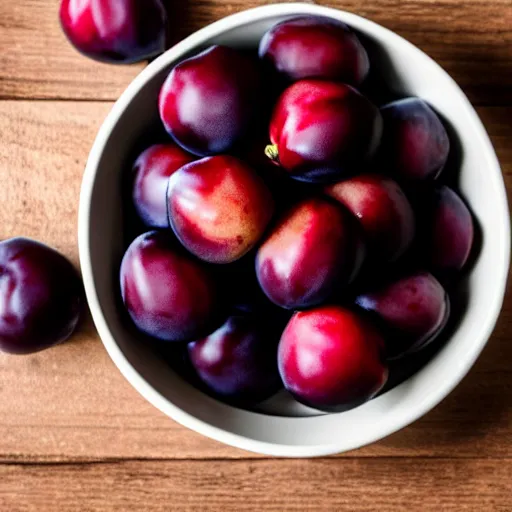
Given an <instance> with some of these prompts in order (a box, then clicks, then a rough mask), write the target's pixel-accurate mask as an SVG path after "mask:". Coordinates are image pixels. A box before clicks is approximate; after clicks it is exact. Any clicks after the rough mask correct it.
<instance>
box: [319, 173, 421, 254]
mask: <svg viewBox="0 0 512 512" xmlns="http://www.w3.org/2000/svg"><path fill="white" fill-rule="evenodd" d="M326 193H327V194H328V195H330V196H331V197H333V198H334V199H336V200H337V201H339V202H340V203H341V204H343V205H344V206H345V207H347V208H348V209H349V210H350V211H351V212H352V213H353V214H354V215H355V216H356V217H357V218H358V219H359V222H360V224H361V226H362V228H363V231H364V233H365V235H366V241H367V246H368V256H371V257H373V259H374V260H379V261H382V262H393V261H395V260H397V259H398V258H399V257H400V256H401V255H402V254H403V253H404V252H405V251H406V250H407V249H408V247H409V246H410V245H411V242H412V240H413V238H414V233H415V219H414V212H413V209H412V206H411V204H410V203H409V200H408V199H407V197H406V196H405V194H404V192H403V190H402V189H401V188H400V186H399V185H398V184H397V183H396V182H395V181H393V180H391V179H389V178H386V177H383V176H379V175H376V174H362V175H359V176H356V177H353V178H350V179H347V180H345V181H340V182H338V183H336V184H334V185H330V186H329V187H327V188H326Z"/></svg>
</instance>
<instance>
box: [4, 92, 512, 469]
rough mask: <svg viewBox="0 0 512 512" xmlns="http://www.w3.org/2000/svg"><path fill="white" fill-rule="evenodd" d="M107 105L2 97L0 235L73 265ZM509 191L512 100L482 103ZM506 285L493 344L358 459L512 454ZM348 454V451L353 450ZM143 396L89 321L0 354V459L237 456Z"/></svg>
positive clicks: (511, 308)
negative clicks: (63, 337) (89, 161)
mask: <svg viewBox="0 0 512 512" xmlns="http://www.w3.org/2000/svg"><path fill="white" fill-rule="evenodd" d="M109 108H110V105H109V104H105V103H83V102H53V101H48V102H32V101H4V102H0V127H1V131H2V144H1V145H0V182H1V183H2V195H1V196H0V218H1V219H2V222H1V223H0V239H3V238H7V237H10V236H15V235H25V236H30V237H34V238H38V239H41V240H42V241H44V242H46V243H49V244H51V245H54V246H55V247H57V248H58V249H59V250H61V251H62V252H63V253H64V254H66V255H67V256H68V257H70V258H71V260H72V261H74V262H75V263H77V262H78V255H77V240H76V214H77V203H78V195H79V187H80V181H81V176H82V170H83V167H84V162H85V160H86V158H87V153H88V151H89V148H90V146H91V144H92V141H93V139H94V135H95V132H96V130H97V128H98V126H99V125H100V123H101V121H102V119H103V118H104V116H105V115H106V113H107V111H108V110H109ZM479 113H480V115H481V116H482V118H483V120H484V122H485V124H486V126H487V127H488V130H489V132H490V134H491V137H492V139H493V142H494V144H495V146H496V149H497V151H498V154H499V157H500V159H501V161H502V164H503V169H504V172H505V176H506V180H507V184H508V186H509V191H510V190H512V147H511V146H510V140H511V137H512V125H511V124H510V119H511V118H512V108H510V107H509V108H487V107H486V108H480V109H479ZM511 332H512V288H511V285H509V293H508V298H507V302H506V304H505V308H504V311H503V314H502V316H501V319H500V321H499V323H498V326H497V328H496V330H495V333H494V335H493V338H492V340H491V342H490V343H489V346H488V347H487V348H486V350H485V351H484V353H483V355H482V357H481V359H480V360H479V362H478V363H477V365H476V367H475V368H474V369H473V370H472V372H471V373H470V375H469V376H468V377H467V378H466V379H465V380H464V381H463V383H462V384H461V385H460V386H459V387H458V388H457V390H456V391H455V392H454V393H453V394H452V395H451V396H450V397H449V398H447V399H446V400H445V401H444V402H443V403H442V404H441V405H440V406H439V407H437V408H436V409H435V410H434V411H432V412H431V413H430V414H428V415H427V416H426V417H425V418H423V419H422V420H420V421H418V422H417V423H415V424H414V425H412V426H410V427H409V428H407V429H405V430H403V431H402V432H400V433H397V434H395V435H393V436H391V437H390V438H388V439H386V440H384V441H381V442H380V443H377V444H374V445H372V446H370V447H366V448H364V449H362V450H359V451H358V452H356V453H357V456H361V457H374V456H387V455H402V456H410V457H412V456H441V455H442V456H452V457H475V456H479V455H481V454H482V453H485V454H486V455H488V456H496V457H511V456H512V431H511V429H510V425H512V407H510V406H509V397H510V394H511V387H512V372H511V371H510V363H509V362H510V360H512V344H511V343H510V333H511ZM349 455H350V456H352V455H353V454H349ZM246 456H247V454H246V453H245V452H243V451H241V450H236V449H233V448H229V447H226V446H224V445H222V444H220V443H217V442H215V441H211V440H209V439H206V438H204V437H202V436H200V435H197V434H195V433H193V432H190V431H188V430H186V429H184V428H182V427H181V426H179V425H177V424H176V423H174V422H173V421H171V420H170V419H168V418H167V417H165V416H164V415H163V414H161V413H159V412H158V411H156V410H155V409H154V408H153V407H152V406H151V405H149V404H148V403H147V402H145V400H143V399H142V398H141V397H140V396H139V395H138V393H136V392H135V391H134V390H133V389H132V388H131V386H130V385H129V384H128V383H127V382H126V381H125V380H124V378H123V377H122V376H121V375H120V373H119V372H118V371H117V369H116V368H115V367H114V365H113V364H112V362H111V361H110V359H109V357H108V355H107V354H106V352H105V350H104V349H103V347H102V345H101V343H100V341H99V340H98V338H97V335H96V334H95V332H94V329H93V327H92V325H91V323H90V322H86V323H85V324H84V326H83V327H82V329H81V331H80V332H79V333H78V334H77V336H75V337H74V339H73V340H72V341H71V342H69V343H66V344H64V345H62V346H60V347H57V348H55V349H52V350H48V351H46V352H42V353H39V354H35V355H32V356H27V357H16V356H8V355H5V354H1V355H0V461H73V460H99V459H105V458H107V459H117V458H149V459H159V458H169V459H171V458H224V457H229V458H240V457H246Z"/></svg>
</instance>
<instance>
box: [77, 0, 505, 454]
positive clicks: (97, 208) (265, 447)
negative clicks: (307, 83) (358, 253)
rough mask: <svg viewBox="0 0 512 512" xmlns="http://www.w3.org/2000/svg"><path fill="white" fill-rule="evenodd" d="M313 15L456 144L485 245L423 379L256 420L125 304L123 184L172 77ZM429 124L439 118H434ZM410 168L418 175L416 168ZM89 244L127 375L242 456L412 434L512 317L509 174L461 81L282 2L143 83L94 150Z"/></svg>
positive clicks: (289, 402)
mask: <svg viewBox="0 0 512 512" xmlns="http://www.w3.org/2000/svg"><path fill="white" fill-rule="evenodd" d="M306 15H315V16H323V17H326V18H330V19H331V20H334V21H338V22H343V23H346V24H347V25H348V26H350V27H351V28H352V29H353V30H354V31H356V32H357V33H358V34H359V35H360V37H361V39H362V40H364V43H365V46H366V48H367V50H368V53H369V56H370V60H371V61H372V62H373V63H374V65H376V66H377V67H378V69H379V73H381V75H382V76H383V77H384V79H385V81H386V83H387V84H388V85H389V88H390V90H391V91H393V92H394V93H396V97H395V98H390V101H391V100H392V99H398V98H403V97H407V96H415V97H419V98H422V99H423V100H425V101H426V102H428V104H429V105H430V106H431V107H432V108H433V109H434V110H435V111H436V112H437V113H438V114H439V115H440V117H441V118H442V119H443V120H444V121H445V122H446V124H447V125H448V126H449V127H450V128H451V130H450V131H451V132H453V133H455V134H456V139H457V146H458V150H457V156H458V158H459V160H460V161H459V165H458V167H459V169H460V173H459V177H458V183H457V186H458V190H460V192H461V194H462V196H463V197H464V199H465V200H466V201H467V202H468V204H469V205H470V206H471V211H472V214H473V216H474V219H475V223H476V225H477V227H478V232H479V233H480V235H481V238H482V243H481V244H480V248H479V252H478V255H477V257H476V258H474V261H473V262H472V266H471V271H470V272H467V273H466V274H465V276H464V279H463V281H462V283H461V284H460V286H459V290H463V293H461V295H463V296H464V301H463V308H460V304H459V308H460V309H461V312H460V313H461V314H459V315H458V317H457V322H454V323H452V325H451V326H450V330H449V331H447V332H448V333H449V336H448V338H447V339H445V340H443V341H444V343H443V344H442V345H440V346H439V347H438V349H437V351H435V352H434V353H433V354H432V356H431V357H430V359H429V360H428V361H426V363H425V364H424V365H423V366H422V367H421V368H420V369H419V370H418V371H417V372H416V373H414V374H412V375H409V376H407V378H405V379H404V380H402V382H400V383H399V384H398V385H396V386H394V387H392V388H384V389H383V391H381V392H380V394H378V395H377V396H376V397H375V398H373V399H372V400H370V401H368V402H366V403H364V404H363V405H360V406H359V407H357V408H354V409H351V410H349V411H344V412H333V413H329V414H325V413H323V412H320V411H319V410H317V409H313V408H310V407H308V406H307V405H303V404H302V403H299V402H297V401H295V400H293V399H292V398H291V396H290V395H288V394H287V393H284V392H283V393H280V394H278V395H276V396H274V397H272V398H270V399H269V400H267V401H265V402H262V403H261V404H259V405H258V406H257V407H255V408H252V409H250V410H245V409H241V408H239V407H235V406H233V405H229V404H226V403H223V402H221V401H219V400H216V399H215V398H213V397H211V396H209V395H208V394H205V393H203V392H202V391H201V390H200V389H198V388H197V387H194V386H193V385H192V384H190V383H189V382H188V381H187V380H186V379H184V378H183V376H181V375H179V374H178V373H176V372H175V371H174V370H173V369H172V368H171V367H170V366H169V364H168V362H167V360H166V358H165V357H164V356H163V355H162V354H161V353H159V352H158V351H157V350H155V349H154V347H153V345H152V344H151V343H147V342H146V340H144V338H143V337H141V336H140V334H139V333H137V331H135V330H134V329H133V327H132V326H131V325H130V323H129V322H128V321H127V318H126V315H125V314H124V312H123V308H122V304H121V303H120V297H119V283H118V272H119V266H120V263H121V259H122V257H123V252H124V250H125V249H126V247H127V245H128V244H129V243H130V242H131V240H132V239H133V238H135V236H131V238H130V239H127V238H126V237H125V236H123V225H124V223H125V222H126V219H125V217H126V210H125V209H124V208H123V206H124V202H123V201H124V199H123V197H124V191H123V187H122V176H123V174H124V173H125V171H126V168H127V167H130V165H132V163H133V161H134V158H135V157H136V156H137V155H136V154H135V153H136V152H137V151H139V150H142V149H144V147H141V140H143V139H144V137H145V136H146V134H147V133H149V132H151V131H152V130H153V128H154V126H155V125H158V124H159V121H160V120H159V109H158V101H157V98H158V95H159V91H160V90H161V88H162V85H163V84H164V82H165V80H166V78H167V76H168V75H169V72H170V71H171V69H173V68H174V67H175V66H176V65H177V64H178V63H180V62H182V61H183V60H184V59H186V58H188V57H190V56H193V55H197V54H198V53H200V52H201V51H203V50H205V49H206V48H208V47H210V46H211V45H226V46H229V47H232V48H236V49H244V50H246V49H252V50H254V51H256V50H257V48H258V43H259V41H260V40H261V38H262V36H263V35H264V34H265V33H266V32H267V31H268V30H269V29H270V28H271V27H273V26H275V25H276V24H277V23H279V22H281V21H283V20H286V19H288V18H292V17H297V16H306ZM423 112H425V109H423ZM424 115H425V118H426V119H428V117H429V116H430V113H429V112H427V113H424ZM385 124H386V118H385V119H384V125H385ZM384 128H385V126H384ZM442 144H443V141H441V146H440V147H441V150H442V151H444V149H443V148H444V146H442ZM146 147H147V146H146ZM406 163H407V164H408V165H410V166H412V167H408V168H407V169H412V170H411V171H410V172H411V173H413V174H414V171H415V168H414V167H413V164H415V162H414V161H412V162H411V161H407V162H406ZM434 171H435V172H437V168H436V169H434V168H433V171H432V172H434ZM336 172H338V169H336ZM404 172H405V171H404ZM407 172H409V170H408V171H407ZM422 172H423V170H422ZM429 172H430V170H429ZM424 174H425V175H427V174H428V173H427V172H426V171H425V172H424ZM137 234H139V233H137ZM79 246H80V259H81V266H82V272H83V277H84V284H85V289H86V293H87V298H88V301H89V304H90V307H91V311H92V315H93V318H94V321H95V324H96V327H97V329H98V332H99V334H100V337H101V339H102V340H103V343H104V345H105V347H106V349H107V351H108V352H109V354H110V356H111V357H112V359H113V361H114V362H115V364H116V365H117V366H118V368H119V369H120V371H121V372H122V373H123V375H124V376H125V377H126V378H127V380H128V381H129V382H130V383H131V384H132V385H133V386H134V387H135V388H136V389H137V390H138V391H139V392H140V393H141V394H142V395H143V396H144V397H145V398H146V399H147V400H148V401H150V402H151V403H152V404H153V405H154V406H156V407H157V408H158V409H160V410H161V411H163V412H164V413H165V414H167V415H168V416H170V417H171V418H173V419H175V420H176V421H178V422H180V423H182V424H183V425H185V426H187V427H189V428H191V429H193V430H195V431H197V432H199V433H202V434H204V435H207V436H209V437H212V438H214V439H217V440H219V441H222V442H225V443H228V444H230V445H233V446H237V447H239V448H243V449H247V450H250V451H254V452H259V453H265V454H271V455H281V456H319V455H326V454H332V453H338V452H342V451H347V450H350V449H354V448H358V447H360V446H363V445H366V444H368V443H371V442H374V441H376V440H379V439H381V438H383V437H385V436H387V435H389V434H391V433H393V432H395V431H397V430H399V429H400V428H403V427H405V426H406V425H408V424H410V423H411V422H413V421H415V420H416V419H417V418H419V417H420V416H422V415H423V414H425V413H426V412H427V411H429V410H430V409H431V408H433V407H434V406H435V405H437V404H438V403H439V402H440V401H441V400H442V399H443V398H444V397H445V396H446V395H447V394H448V393H449V392H450V391H451V390H452V389H453V388H454V387H455V386H456V385H457V384H458V383H459V382H460V380H461V379H462V378H463V377H464V376H465V375H466V373H467V372H468V371H469V369H470V368H471V366H472V365H473V363H474V362H475V360H476V358H477V357H478V355H479V354H480V352H481V350H482V349H483V347H484V346H485V344H486V342H487V340H488V338H489V336H490V335H491V333H492V330H493V328H494V325H495V322H496V320H497V317H498V315H499V312H500V309H501V304H502V300H503V295H504V291H505V284H506V279H507V274H508V267H509V250H510V226H509V212H508V206H507V201H506V195H505V189H504V184H503V180H502V176H501V170H500V167H499V163H498V161H497V158H496V155H495V153H494V150H493V148H492V145H491V143H490V141H489V138H488V136H487V134H486V132H485V129H484V127H483V125H482V123H481V121H480V120H479V118H478V116H477V114H476V113H475V111H474V109H473V108H472V107H471V105H470V103H469V102H468V100H467V98H466V97H465V95H464V94H463V93H462V91H461V90H460V89H459V87H458V86H457V85H456V83H455V82H454V81H453V80H452V79H451V78H450V77H449V76H448V75H447V74H446V73H445V72H444V71H443V70H442V69H441V68H440V67H439V66H438V65H437V64H436V63H435V62H434V61H433V60H431V59H430V58H429V57H428V56H426V55H425V54H424V53H422V52H421V51H420V50H418V49H417V48H416V47H414V46H413V45H412V44H410V43H408V42H407V41H405V40H404V39H402V38H401V37H399V36H398V35H396V34H394V33H393V32H391V31H389V30H387V29H385V28H383V27H381V26H379V25H377V24H375V23H372V22H370V21H368V20H366V19H364V18H361V17H359V16H356V15H354V14H349V13H346V12H343V11H338V10H333V9H329V8H324V7H319V6H314V5H306V4H281V5H269V6H265V7H260V8H257V9H253V10H250V11H245V12H241V13H238V14H235V15H233V16H230V17H228V18H225V19H223V20H220V21H218V22H216V23H214V24H212V25H210V26H208V27H206V28H204V29H202V30H200V31H198V32H196V33H194V34H193V35H191V36H190V37H188V38H187V39H185V40H184V41H182V42H181V43H179V44H177V45H176V46H175V47H173V48H171V49H170V50H169V51H167V52H166V53H165V54H164V55H162V56H161V57H159V58H158V59H156V60H155V61H154V62H152V63H151V64H150V65H149V66H148V67H147V68H146V69H145V70H144V71H143V72H142V73H141V74H140V75H139V76H138V77H137V78H136V79H135V80H134V81H133V83H132V84H131V85H130V86H129V87H128V89H127V90H126V91H125V93H124V94H123V95H122V96H121V98H120V99H119V100H118V102H117V103H116V104H115V106H114V107H113V109H112V111H111V113H110V114H109V116H108V117H107V119H106V120H105V122H104V124H103V126H102V127H101V129H100V131H99V133H98V136H97V138H96V141H95V143H94V146H93V148H92V150H91V154H90V157H89V160H88V163H87V168H86V171H85V174H84V179H83V185H82V192H81V198H80V212H79ZM397 250H398V249H397ZM333 314H334V313H333ZM336 314H337V315H338V316H339V315H341V313H339V314H338V313H336ZM343 315H345V313H343ZM345 316H346V315H345ZM340 318H341V317H340ZM358 322H359V321H357V322H356V323H357V324H358ZM358 325H359V324H358ZM342 341H343V343H347V342H346V341H344V340H342ZM340 343H341V342H340ZM342 350H343V348H342V346H341V345H340V349H339V351H342ZM372 351H373V349H372ZM373 353H374V352H372V354H373ZM372 368H373V367H372ZM375 368H377V369H379V372H376V371H375V372H373V373H372V375H374V376H375V377H374V381H373V382H372V386H371V390H369V391H368V393H370V391H371V394H372V395H373V394H374V392H376V390H377V389H379V388H380V386H381V382H382V379H381V373H380V372H381V370H380V367H378V366H375ZM382 372H384V370H382ZM382 375H383V373H382ZM372 378H373V377H372ZM304 401H305V402H307V400H304Z"/></svg>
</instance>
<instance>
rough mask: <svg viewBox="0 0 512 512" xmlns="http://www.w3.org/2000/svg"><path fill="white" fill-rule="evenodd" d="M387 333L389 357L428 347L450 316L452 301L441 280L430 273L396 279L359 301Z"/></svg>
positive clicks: (357, 299) (361, 297) (414, 274)
mask: <svg viewBox="0 0 512 512" xmlns="http://www.w3.org/2000/svg"><path fill="white" fill-rule="evenodd" d="M356 304H358V305H359V306H360V307H361V308H363V309H364V310H366V311H367V312H369V313H371V314H372V315H373V317H374V318H375V319H376V320H377V321H378V322H379V325H380V326H381V329H382V330H383V331H384V330H385V331H386V333H387V335H386V338H387V343H386V348H387V352H388V355H389V356H390V357H393V358H395V357H400V356H403V355H405V354H409V353H412V352H417V351H419V350H421V349H423V348H425V347H426V346H428V345H429V344H430V343H431V342H432V341H434V340H435V339H436V337H437V336H438V335H439V334H440V333H441V331H442V330H443V328H444V327H445V326H446V323H447V322H448V318H449V315H450V300H449V297H448V294H447V293H446V291H445V289H444V288H443V287H442V285H441V284H440V283H439V281H438V280H437V279H436V278H435V277H434V276H433V275H432V274H430V273H428V272H424V271H423V272H421V271H420V272H415V273H412V274H409V275H406V276H403V277H401V278H399V279H394V280H392V281H390V282H388V283H387V284H385V285H384V286H380V287H378V288H377V289H376V290H372V291H369V292H366V293H364V294H361V295H359V296H358V297H357V298H356Z"/></svg>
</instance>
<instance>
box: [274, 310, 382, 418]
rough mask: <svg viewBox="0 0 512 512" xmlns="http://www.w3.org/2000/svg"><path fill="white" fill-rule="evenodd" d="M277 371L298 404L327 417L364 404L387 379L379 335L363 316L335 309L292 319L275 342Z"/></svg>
mask: <svg viewBox="0 0 512 512" xmlns="http://www.w3.org/2000/svg"><path fill="white" fill-rule="evenodd" d="M278 365H279V372H280V374H281V378H282V380H283V383H284V386H285V388H286V389H287V390H288V391H289V392H290V393H292V395H293V396H294V397H295V398H296V399H297V400H298V401H299V402H302V403H304V404H305V405H308V406H310V407H314V408H316V409H319V410H322V411H326V412H342V411H346V410H349V409H352V408H354V407H357V406H359V405H361V404H363V403H364V402H366V401H368V400H370V399H371V398H373V397H374V396H375V395H376V394H377V393H378V392H379V391H380V389H382V387H383V386H384V384H385V383H386V381H387V378H388V368H387V365H386V362H385V360H384V341H383V339H382V337H381V336H380V334H379V333H378V332H377V331H376V330H375V329H374V327H373V326H372V324H371V323H370V322H368V321H367V320H366V319H365V318H363V317H362V316H361V315H359V314H357V313H355V312H354V311H351V310H349V309H347V308H344V307H341V306H334V305H327V306H321V307H319V308H316V309H311V310H308V311H301V312H297V313H295V315H294V316H293V317H292V319H291V320H290V322H289V324H288V325H287V327H286V329H285V331H284V332H283V335H282V336H281V340H280V342H279V347H278Z"/></svg>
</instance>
